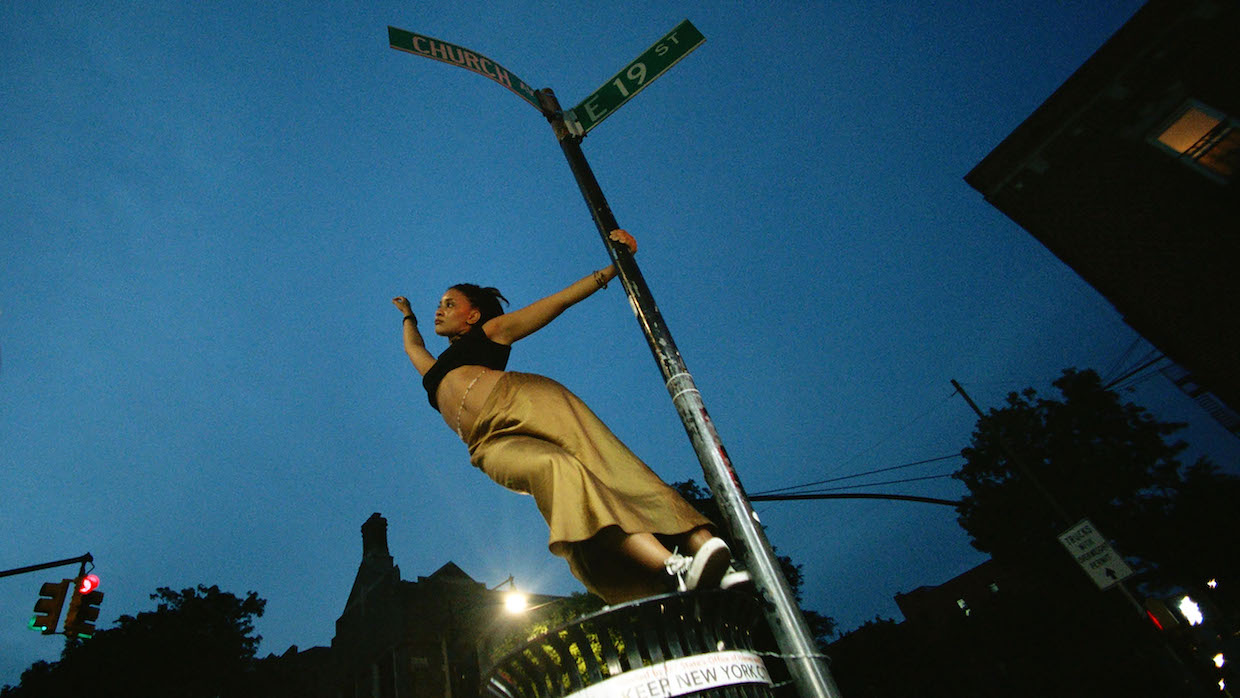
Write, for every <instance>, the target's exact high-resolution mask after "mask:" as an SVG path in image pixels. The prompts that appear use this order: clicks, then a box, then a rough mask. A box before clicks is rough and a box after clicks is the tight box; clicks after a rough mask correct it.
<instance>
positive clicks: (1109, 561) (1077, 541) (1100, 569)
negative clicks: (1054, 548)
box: [1059, 519, 1132, 589]
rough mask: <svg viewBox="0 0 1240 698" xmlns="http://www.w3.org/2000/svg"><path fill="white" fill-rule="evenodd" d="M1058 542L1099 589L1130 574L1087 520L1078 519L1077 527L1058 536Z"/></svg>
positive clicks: (1127, 568) (1126, 565) (1115, 553)
mask: <svg viewBox="0 0 1240 698" xmlns="http://www.w3.org/2000/svg"><path fill="white" fill-rule="evenodd" d="M1059 542H1060V543H1062V544H1063V547H1065V548H1067V549H1068V553H1069V554H1070V555H1072V557H1073V558H1075V559H1076V564H1078V565H1080V566H1081V569H1083V570H1085V574H1087V575H1089V578H1090V579H1092V580H1094V584H1097V585H1098V588H1099V589H1108V588H1110V587H1111V586H1113V585H1114V584H1115V583H1116V582H1118V581H1120V580H1121V579H1124V578H1125V577H1127V576H1128V575H1130V574H1132V568H1131V567H1129V566H1128V563H1126V562H1124V558H1122V557H1120V555H1119V553H1118V552H1116V551H1115V548H1112V547H1111V544H1110V543H1107V541H1106V538H1103V537H1102V534H1101V533H1099V532H1098V529H1096V528H1094V525H1093V524H1092V523H1090V522H1089V519H1081V521H1080V523H1078V524H1077V525H1075V526H1073V527H1072V528H1069V529H1068V530H1067V531H1064V532H1063V533H1061V534H1060V535H1059Z"/></svg>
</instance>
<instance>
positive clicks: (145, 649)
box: [0, 585, 267, 698]
mask: <svg viewBox="0 0 1240 698" xmlns="http://www.w3.org/2000/svg"><path fill="white" fill-rule="evenodd" d="M151 599H152V600H156V601H158V602H159V603H158V606H157V608H156V610H154V611H144V612H141V613H139V614H138V615H137V616H128V615H125V616H121V617H120V619H119V620H117V623H116V627H115V628H110V629H107V630H102V631H99V632H97V633H96V634H95V636H94V637H92V638H90V639H89V640H85V641H82V642H76V643H72V644H68V645H66V649H65V651H64V653H63V655H62V657H61V659H60V661H59V662H56V663H48V662H36V663H35V664H34V665H33V666H31V668H30V669H28V670H26V671H25V672H23V673H22V677H21V683H20V684H19V685H18V686H16V687H9V686H6V687H5V688H4V689H3V690H0V696H3V697H4V698H44V697H47V698H53V697H56V698H63V697H64V696H72V695H97V696H133V697H134V698H146V697H155V696H173V695H176V696H188V697H190V698H197V697H198V696H202V697H203V698H206V697H208V696H244V695H248V688H247V687H248V685H249V672H250V671H251V669H252V667H253V659H254V652H255V650H256V649H257V648H258V643H259V641H260V640H261V637H260V636H258V635H254V634H253V633H254V625H253V619H254V618H258V617H261V616H262V615H263V608H264V606H265V605H266V603H267V602H266V601H264V600H263V599H260V598H259V597H258V595H257V594H256V593H255V592H249V593H248V594H247V595H246V596H245V597H244V598H239V597H237V596H235V595H233V594H231V593H229V592H224V591H220V588H219V587H217V586H211V587H206V586H202V585H199V586H198V588H197V589H183V590H181V591H179V592H177V591H173V590H172V589H168V588H166V587H164V588H160V589H158V590H156V593H154V594H152V595H151Z"/></svg>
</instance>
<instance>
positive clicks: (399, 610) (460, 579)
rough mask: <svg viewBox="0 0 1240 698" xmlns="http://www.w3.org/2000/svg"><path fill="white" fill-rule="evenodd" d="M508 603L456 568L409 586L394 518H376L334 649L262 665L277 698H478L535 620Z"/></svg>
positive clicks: (365, 533)
mask: <svg viewBox="0 0 1240 698" xmlns="http://www.w3.org/2000/svg"><path fill="white" fill-rule="evenodd" d="M505 595H506V592H502V591H499V590H495V589H488V588H487V586H486V585H485V584H484V583H482V582H478V581H475V580H474V579H472V578H470V576H469V575H468V574H466V573H465V572H463V571H462V570H461V569H460V568H459V567H457V566H456V565H455V564H454V563H452V562H448V563H447V564H445V565H444V566H443V567H440V568H439V569H438V570H436V571H435V572H434V573H432V574H431V575H430V576H427V577H418V579H417V581H413V582H410V581H405V580H402V579H401V578H400V568H399V567H398V566H397V565H396V564H395V562H394V561H393V559H392V555H391V553H390V552H388V543H387V520H386V519H384V518H383V517H382V516H380V515H379V514H377V513H376V514H373V515H371V517H370V518H369V519H367V520H366V522H365V523H364V524H362V561H361V564H360V565H358V568H357V577H356V578H354V580H353V587H352V589H351V590H350V591H349V596H348V599H347V600H346V601H345V604H344V611H343V612H342V613H341V614H340V618H339V619H338V620H337V621H336V634H335V637H333V638H332V643H331V647H330V648H325V647H315V648H311V649H308V650H305V651H301V652H298V651H297V648H296V647H293V648H290V650H289V651H288V652H286V653H285V654H284V655H282V656H280V657H270V658H268V659H267V660H264V661H265V662H267V663H268V665H267V666H266V667H265V670H266V672H267V674H266V676H267V677H268V679H267V680H268V681H269V682H271V683H273V684H277V685H280V686H281V690H280V691H277V692H275V693H272V695H277V694H278V695H285V694H287V695H293V693H290V692H289V690H290V689H291V688H293V687H294V686H297V687H300V688H299V690H298V692H297V695H300V696H303V697H307V696H308V697H310V698H319V697H323V698H328V697H330V698H456V697H457V696H469V698H474V696H477V695H479V686H480V680H481V676H482V674H483V672H484V671H485V670H486V669H487V668H488V667H489V666H490V663H491V655H490V650H491V649H492V648H493V646H494V645H495V644H496V643H497V642H499V641H500V640H501V639H502V638H504V637H505V636H507V635H509V634H511V633H512V632H514V631H517V630H519V629H520V628H521V627H522V626H524V625H528V624H530V623H531V622H533V620H534V617H533V616H531V615H530V614H526V615H524V616H513V615H510V614H508V613H507V612H506V611H505V610H504V597H505ZM560 598H561V597H556V596H531V601H532V603H533V604H534V605H535V607H537V606H540V605H541V606H546V605H548V604H549V603H551V602H554V601H558V600H559V599H560ZM538 613H540V611H538V610H535V614H534V615H538Z"/></svg>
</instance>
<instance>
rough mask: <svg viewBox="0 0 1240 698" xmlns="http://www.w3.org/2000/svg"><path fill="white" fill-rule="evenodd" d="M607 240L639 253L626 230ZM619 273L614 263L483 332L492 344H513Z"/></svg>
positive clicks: (494, 322)
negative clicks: (493, 342)
mask: <svg viewBox="0 0 1240 698" xmlns="http://www.w3.org/2000/svg"><path fill="white" fill-rule="evenodd" d="M608 237H610V238H611V239H612V240H615V241H616V242H620V243H623V244H624V245H625V246H626V247H628V248H629V251H630V252H633V253H634V254H636V253H637V241H636V240H634V239H633V236H632V235H629V234H628V233H627V232H625V231H624V230H620V229H619V228H617V229H616V230H613V231H611V235H609V236H608ZM617 274H618V272H617V271H616V266H615V265H614V264H613V265H610V266H608V267H607V268H606V269H600V270H598V271H596V272H592V273H590V274H588V275H586V276H584V277H582V278H580V279H578V280H577V281H574V282H573V283H571V284H569V285H568V286H567V287H566V288H564V289H563V290H561V291H557V292H555V293H553V294H551V295H550V296H547V297H546V298H542V299H540V300H536V301H534V302H533V303H530V304H529V305H527V306H525V307H524V308H521V309H520V310H514V311H512V312H511V313H504V314H503V315H500V316H499V317H495V318H491V319H490V320H488V321H487V323H486V324H485V325H483V330H484V331H485V332H486V333H487V336H488V337H490V338H491V340H492V341H495V342H498V343H500V344H512V343H513V342H515V341H517V340H518V339H521V338H522V337H528V336H529V335H531V334H533V333H535V332H537V331H538V330H541V329H542V328H544V327H546V326H547V324H548V323H550V322H551V321H552V320H554V319H556V318H557V317H559V315H560V313H562V312H564V311H565V310H567V309H569V308H570V307H572V306H573V305H574V304H576V303H578V302H580V301H582V300H584V299H586V298H587V297H589V296H590V295H591V294H592V293H594V292H595V291H597V290H599V289H600V288H602V287H603V286H605V285H607V282H609V281H611V280H612V279H614V278H616V275H617Z"/></svg>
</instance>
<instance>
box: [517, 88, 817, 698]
mask: <svg viewBox="0 0 1240 698" xmlns="http://www.w3.org/2000/svg"><path fill="white" fill-rule="evenodd" d="M536 94H537V95H538V102H539V105H540V106H541V108H542V111H543V115H544V116H546V117H547V120H548V121H549V122H551V128H552V130H553V131H554V132H555V137H556V140H558V141H559V143H560V148H561V149H562V150H563V151H564V157H565V158H567V159H568V166H569V168H570V169H571V170H572V172H573V176H574V177H575V178H576V180H577V186H578V187H579V188H580V189H581V194H582V196H583V197H585V200H586V205H587V206H589V208H590V217H591V218H593V219H594V225H595V227H596V228H598V232H599V235H601V236H602V238H603V244H604V245H605V246H606V247H607V252H608V254H609V255H610V256H611V260H612V262H613V263H614V264H615V266H616V269H617V270H618V271H619V272H620V281H621V282H622V283H623V285H624V290H625V293H626V294H628V297H629V302H630V304H631V305H632V307H633V313H634V314H635V315H636V316H637V321H638V323H639V324H640V325H641V328H642V331H643V333H644V334H645V336H646V342H647V343H648V344H649V345H650V351H651V353H653V354H654V358H655V361H656V362H657V363H658V365H659V370H660V371H661V372H662V374H663V379H664V381H665V385H666V387H667V391H668V393H669V394H670V395H671V397H672V404H673V405H675V407H676V412H677V413H678V414H679V415H680V420H681V422H682V423H683V424H684V427H685V431H686V432H687V433H688V435H689V440H690V441H691V442H692V443H693V450H694V451H696V452H697V456H698V462H699V463H700V464H701V466H702V473H703V474H704V475H705V477H706V483H707V485H709V487H710V491H711V493H712V494H713V495H714V497H715V501H716V502H717V503H718V505H719V511H720V514H721V515H722V516H723V519H724V522H723V523H724V524H725V525H726V526H727V527H728V530H729V531H731V533H732V535H733V538H734V540H735V541H736V542H738V543H740V544H741V545H742V546H743V549H742V550H740V551H738V552H739V553H740V555H741V557H742V559H743V560H744V561H745V562H746V566H747V569H748V571H749V574H750V575H751V576H752V577H753V580H754V584H755V586H757V588H758V591H759V593H760V594H761V595H762V598H763V600H764V601H765V602H766V603H765V604H764V606H765V607H766V609H767V610H766V617H767V622H768V624H769V625H770V628H771V632H772V634H773V635H774V637H775V641H776V643H777V644H778V645H779V649H780V651H781V656H782V657H783V659H784V660H785V662H786V663H787V666H788V670H789V673H791V674H792V677H793V680H794V682H795V683H796V685H797V689H798V690H799V692H800V694H801V695H802V696H805V697H807V698H808V697H810V696H821V697H824V698H826V697H830V698H838V696H840V693H839V689H838V688H837V687H836V685H835V681H834V680H833V679H832V677H831V674H830V672H829V671H828V669H827V666H826V657H825V656H823V655H822V654H821V652H819V651H818V648H817V646H816V645H815V644H814V642H813V635H811V634H810V631H809V626H808V625H807V624H806V623H805V618H804V617H803V616H802V615H801V610H800V608H799V607H798V606H797V604H796V599H795V597H794V596H793V594H792V590H791V588H790V587H789V586H788V581H787V580H786V579H784V575H783V573H782V572H781V571H780V569H779V563H778V561H777V560H776V559H775V554H774V553H773V552H772V551H771V544H770V542H768V541H767V539H766V534H765V533H764V532H763V531H762V527H761V526H760V525H759V524H758V517H757V514H755V513H754V511H753V508H752V507H751V506H750V505H749V502H748V500H747V499H746V496H745V493H744V491H743V490H742V489H741V485H740V478H738V477H737V475H736V472H735V471H734V470H733V469H732V462H731V461H730V460H729V459H728V455H727V452H726V451H725V450H724V448H723V443H722V442H721V441H720V439H719V434H718V433H717V432H716V431H715V426H714V424H713V423H712V422H711V420H710V416H709V415H708V414H707V412H706V405H705V404H704V403H703V402H702V394H701V393H700V392H698V389H697V386H696V385H695V384H694V382H693V376H692V375H690V373H689V369H688V368H687V367H686V366H685V362H684V360H683V359H682V358H681V356H680V351H679V350H677V348H676V343H675V342H673V341H672V335H671V332H670V331H669V330H668V328H667V325H666V324H665V323H664V322H663V316H662V315H661V314H660V313H659V308H658V306H657V305H656V304H655V302H654V298H653V296H652V295H651V293H650V289H649V288H648V287H647V286H646V281H645V279H644V278H643V277H642V274H641V271H640V270H639V269H638V268H637V262H636V261H635V260H634V259H633V255H632V254H631V253H630V252H629V250H628V248H627V247H625V246H624V245H621V244H616V243H613V242H612V241H611V239H610V238H609V237H608V235H609V234H610V233H611V231H613V230H615V229H616V228H618V227H620V226H619V225H618V224H617V223H616V219H615V216H613V215H612V212H611V207H610V206H608V205H607V199H606V198H605V197H604V196H603V191H602V189H601V188H600V187H599V184H598V180H596V179H595V177H594V173H593V171H592V170H591V169H590V165H589V163H587V162H586V158H585V155H584V154H583V153H582V151H581V137H580V136H578V135H574V134H573V133H572V132H571V131H570V130H569V128H568V126H567V125H566V124H565V122H564V112H563V110H562V109H561V108H560V104H559V101H558V100H556V97H555V94H554V93H553V92H552V91H551V89H550V88H547V89H542V90H538V92H537V93H536Z"/></svg>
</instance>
